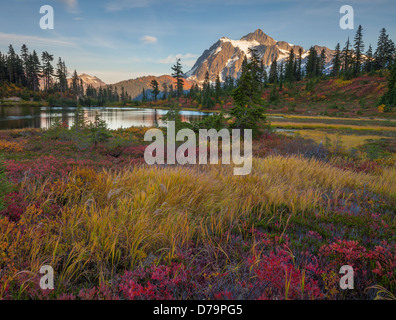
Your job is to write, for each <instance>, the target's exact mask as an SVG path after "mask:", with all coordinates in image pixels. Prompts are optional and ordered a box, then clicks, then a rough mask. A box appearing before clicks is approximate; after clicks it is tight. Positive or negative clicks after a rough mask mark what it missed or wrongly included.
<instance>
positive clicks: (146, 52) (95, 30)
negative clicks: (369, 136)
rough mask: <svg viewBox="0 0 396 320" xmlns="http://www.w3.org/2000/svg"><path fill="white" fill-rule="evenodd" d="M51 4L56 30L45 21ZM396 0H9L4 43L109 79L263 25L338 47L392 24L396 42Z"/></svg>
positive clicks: (280, 36) (163, 64)
mask: <svg viewBox="0 0 396 320" xmlns="http://www.w3.org/2000/svg"><path fill="white" fill-rule="evenodd" d="M46 4H48V5H51V6H52V7H53V8H54V12H55V28H54V30H42V29H40V27H39V20H40V18H41V16H42V15H40V13H39V10H40V7H41V6H42V5H46ZM345 4H348V5H351V6H352V7H353V9H354V15H355V21H354V24H355V29H354V30H342V29H341V28H340V27H339V20H340V18H341V16H342V14H340V13H339V9H340V7H341V6H342V5H345ZM395 17H396V1H395V0H375V1H374V0H370V1H369V0H352V1H351V0H348V1H347V0H345V1H344V0H340V1H338V0H318V1H305V0H302V1H297V0H295V1H294V0H278V1H275V0H273V1H272V0H201V1H193V0H96V1H91V0H45V1H41V0H1V2H0V51H2V52H6V51H7V50H8V45H9V44H10V43H12V44H13V45H14V47H15V49H16V50H18V51H19V49H20V46H21V45H22V44H23V43H25V44H26V45H27V46H28V48H29V49H31V50H33V49H35V50H36V51H38V52H39V53H41V52H42V51H44V50H45V51H48V52H50V53H52V54H54V55H55V57H56V59H57V57H58V56H61V57H62V58H63V59H64V60H65V61H66V65H67V66H68V68H69V71H70V72H72V71H73V70H74V69H77V71H78V72H79V73H83V72H84V73H88V74H90V75H96V76H98V77H99V78H101V79H102V80H103V81H105V82H106V83H115V82H117V81H120V80H126V79H131V78H136V77H138V76H142V75H161V74H169V73H170V72H171V70H170V68H171V66H172V65H173V64H174V62H175V57H176V56H177V57H181V60H182V65H183V71H185V72H186V71H188V70H189V69H190V68H191V67H192V65H193V64H194V62H195V61H196V59H197V58H198V57H199V56H200V55H201V54H202V52H203V51H204V50H205V49H207V48H209V47H210V46H211V45H212V44H213V43H214V42H216V41H217V40H218V39H219V38H220V37H223V36H226V37H229V38H231V39H239V38H241V37H242V36H244V35H245V34H247V33H249V32H253V31H254V30H256V29H258V28H260V29H262V30H263V31H264V32H265V33H266V34H268V35H269V36H271V37H273V38H274V39H276V40H284V41H287V42H290V43H293V44H299V45H302V46H303V47H304V48H309V46H310V45H313V44H318V45H324V46H328V47H329V48H331V49H333V48H334V47H335V45H336V43H337V42H340V43H341V46H343V45H344V43H345V41H346V39H347V37H348V36H350V37H351V38H353V36H354V34H355V32H356V28H357V26H358V25H359V24H361V25H362V26H363V34H364V38H363V40H364V42H365V44H366V49H367V47H368V44H369V43H371V44H372V45H373V46H374V47H375V46H376V43H377V38H378V34H379V31H380V29H381V28H382V27H385V28H386V29H387V32H388V33H389V34H390V37H391V38H392V39H393V40H394V42H396V19H395Z"/></svg>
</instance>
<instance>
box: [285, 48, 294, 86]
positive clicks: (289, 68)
mask: <svg viewBox="0 0 396 320" xmlns="http://www.w3.org/2000/svg"><path fill="white" fill-rule="evenodd" d="M294 66H295V61H294V49H293V48H291V49H290V54H289V57H288V59H287V61H286V67H285V81H286V82H294V80H295V78H294V73H295V71H294Z"/></svg>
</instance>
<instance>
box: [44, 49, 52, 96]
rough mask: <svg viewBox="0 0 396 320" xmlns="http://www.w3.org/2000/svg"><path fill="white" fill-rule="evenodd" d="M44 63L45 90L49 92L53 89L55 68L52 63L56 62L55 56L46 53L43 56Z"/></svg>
mask: <svg viewBox="0 0 396 320" xmlns="http://www.w3.org/2000/svg"><path fill="white" fill-rule="evenodd" d="M41 60H42V61H43V65H42V72H43V78H44V90H45V91H48V90H49V89H50V87H51V81H52V75H53V73H54V67H53V66H52V64H51V62H52V61H53V60H54V56H53V55H51V54H49V53H48V52H47V51H44V52H43V53H42V55H41Z"/></svg>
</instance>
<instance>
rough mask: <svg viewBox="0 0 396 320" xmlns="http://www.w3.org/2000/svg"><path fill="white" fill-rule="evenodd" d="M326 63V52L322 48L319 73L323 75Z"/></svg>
mask: <svg viewBox="0 0 396 320" xmlns="http://www.w3.org/2000/svg"><path fill="white" fill-rule="evenodd" d="M325 64H326V53H325V50H324V49H322V51H321V52H320V56H319V60H318V74H319V76H322V75H323V74H324V72H325Z"/></svg>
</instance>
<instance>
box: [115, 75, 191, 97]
mask: <svg viewBox="0 0 396 320" xmlns="http://www.w3.org/2000/svg"><path fill="white" fill-rule="evenodd" d="M152 80H157V82H158V89H159V90H160V91H161V92H162V91H163V88H162V85H163V84H164V83H166V84H167V86H168V88H169V86H170V85H171V84H172V85H173V89H176V79H175V78H173V77H171V76H169V75H162V76H159V77H155V76H145V77H139V78H136V79H129V80H124V81H120V82H117V83H115V84H112V85H111V86H112V87H116V88H117V90H118V92H121V88H122V87H124V90H125V91H126V92H127V93H128V94H129V95H130V96H131V97H132V99H135V98H138V99H139V97H140V98H141V96H140V95H141V93H142V91H143V89H144V90H146V91H148V92H149V91H151V90H152V88H151V81H152ZM193 84H194V82H193V81H190V80H187V79H184V90H190V89H191V86H192V85H193ZM168 92H169V89H168ZM149 98H151V97H149Z"/></svg>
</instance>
